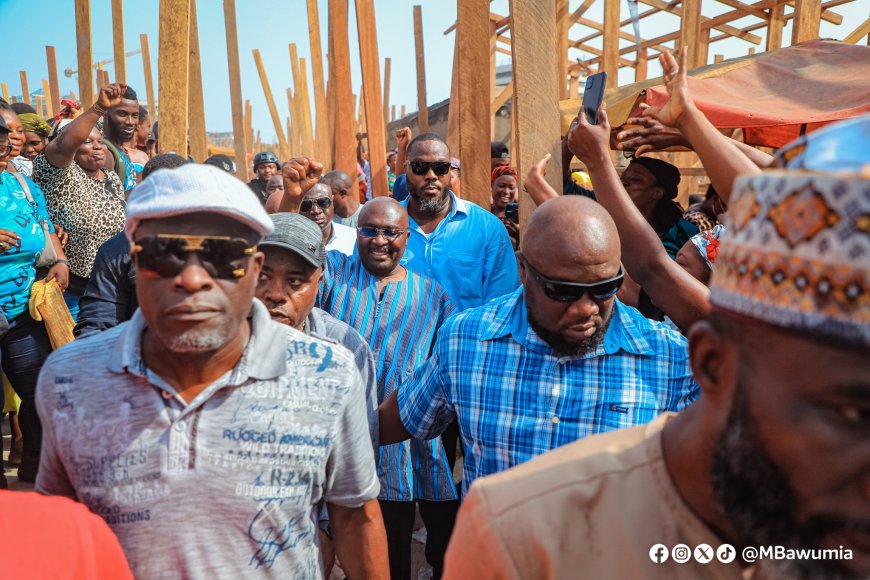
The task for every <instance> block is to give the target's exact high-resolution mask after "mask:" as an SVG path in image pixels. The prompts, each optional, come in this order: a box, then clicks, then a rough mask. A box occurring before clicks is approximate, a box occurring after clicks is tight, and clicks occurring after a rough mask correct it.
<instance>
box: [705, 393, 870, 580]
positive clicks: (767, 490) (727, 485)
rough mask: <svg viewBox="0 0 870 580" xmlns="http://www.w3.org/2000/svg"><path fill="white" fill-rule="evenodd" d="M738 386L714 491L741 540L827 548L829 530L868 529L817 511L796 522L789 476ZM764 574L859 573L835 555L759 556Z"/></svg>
mask: <svg viewBox="0 0 870 580" xmlns="http://www.w3.org/2000/svg"><path fill="white" fill-rule="evenodd" d="M743 384H744V382H743V381H742V377H741V381H740V383H739V384H738V385H737V390H736V392H735V395H734V402H733V407H732V409H731V413H730V415H729V416H728V421H727V423H726V426H725V430H724V432H723V433H722V435H721V437H720V438H719V444H718V447H717V449H716V452H715V454H714V456H713V466H712V469H711V478H712V483H713V491H714V493H715V496H716V499H717V500H718V502H719V504H720V506H721V507H722V508H723V510H724V512H725V515H726V516H727V517H728V519H729V520H730V521H731V523H732V525H733V526H734V530H735V532H736V533H737V537H738V538H739V540H740V541H741V542H742V543H743V544H744V545H747V546H784V547H785V548H786V549H796V550H797V549H823V544H822V540H823V538H824V537H825V536H826V535H828V534H829V533H831V532H836V531H843V530H849V529H861V530H864V531H867V530H868V529H870V524H868V523H867V522H860V521H850V520H846V519H845V518H840V517H837V516H825V515H815V516H811V517H809V518H806V520H804V521H800V522H799V521H797V519H796V517H795V515H794V514H795V512H796V511H797V505H798V501H797V499H796V498H795V495H794V492H793V491H792V489H791V486H790V485H789V483H788V480H787V479H786V476H785V475H784V474H783V473H782V471H780V469H779V468H778V467H777V466H776V465H775V464H774V463H773V462H772V461H771V460H770V457H769V456H768V455H767V454H766V453H765V451H764V447H763V446H762V444H761V441H760V438H759V435H758V432H757V430H756V427H755V424H754V423H753V419H752V417H751V414H750V411H749V400H748V395H747V390H746V388H745V387H744V386H743ZM758 567H759V569H760V570H761V571H763V572H765V574H764V577H768V576H769V577H771V578H793V579H796V580H811V579H816V578H826V579H831V580H834V579H848V578H858V577H859V576H858V575H857V574H856V573H854V572H851V571H850V570H848V569H846V568H844V567H843V566H842V565H841V564H840V562H839V561H837V560H821V559H820V560H772V559H764V560H758Z"/></svg>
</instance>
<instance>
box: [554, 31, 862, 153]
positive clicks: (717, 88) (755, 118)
mask: <svg viewBox="0 0 870 580" xmlns="http://www.w3.org/2000/svg"><path fill="white" fill-rule="evenodd" d="M689 75H690V76H689V90H690V92H691V95H692V98H693V99H694V101H695V104H696V105H698V107H699V108H700V109H701V110H702V111H703V112H704V114H705V115H706V116H707V118H708V119H710V121H711V122H712V123H713V125H715V126H716V127H717V128H719V129H723V130H725V129H743V132H744V133H743V134H744V140H745V142H746V143H749V144H751V145H764V146H768V147H781V146H783V145H785V144H786V143H788V142H789V141H792V140H793V139H795V138H796V137H798V136H799V135H800V134H801V132H802V131H805V132H810V131H813V130H814V129H817V128H819V127H822V126H824V125H826V124H828V123H830V122H833V121H838V120H841V119H849V118H852V117H856V116H858V115H861V114H863V113H867V112H870V47H867V46H857V45H853V44H846V43H842V42H837V41H833V40H813V41H809V42H804V43H801V44H798V45H795V46H790V47H788V48H782V49H780V50H776V51H773V52H766V53H762V54H757V55H753V56H747V57H743V58H740V59H734V60H729V61H726V62H722V63H719V64H713V65H707V66H703V67H700V68H697V69H693V70H691V71H690V72H689ZM667 98H668V97H667V91H666V90H665V88H664V86H663V84H662V79H661V77H659V78H656V79H650V80H647V81H644V82H641V83H635V84H633V85H628V86H625V87H620V88H618V89H613V90H610V91H607V92H606V93H605V100H606V101H607V114H608V118H609V119H610V123H611V125H612V126H614V127H617V126H619V125H622V124H623V123H625V120H626V119H627V118H628V117H630V116H639V115H640V107H639V104H640V103H641V102H644V100H646V102H647V103H649V104H650V105H652V106H660V105H662V104H663V103H664V102H665V101H667ZM579 106H580V99H571V100H566V101H562V102H561V103H560V109H561V111H562V116H563V119H562V125H563V129H567V127H568V125H569V124H570V121H571V119H573V117H574V115H576V114H577V110H578V108H579Z"/></svg>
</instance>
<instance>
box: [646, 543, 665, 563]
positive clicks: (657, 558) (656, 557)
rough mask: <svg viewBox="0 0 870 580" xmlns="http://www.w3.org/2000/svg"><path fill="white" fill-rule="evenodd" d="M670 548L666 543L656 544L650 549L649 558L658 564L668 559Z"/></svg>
mask: <svg viewBox="0 0 870 580" xmlns="http://www.w3.org/2000/svg"><path fill="white" fill-rule="evenodd" d="M668 555H669V550H668V547H667V546H665V545H664V544H656V545H655V546H653V547H652V548H650V549H649V559H650V560H652V561H653V562H655V563H656V564H661V563H662V562H664V561H665V560H667V559H668Z"/></svg>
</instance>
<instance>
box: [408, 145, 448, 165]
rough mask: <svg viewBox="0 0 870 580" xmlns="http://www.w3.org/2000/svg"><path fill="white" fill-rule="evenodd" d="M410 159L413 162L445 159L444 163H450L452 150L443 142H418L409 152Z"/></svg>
mask: <svg viewBox="0 0 870 580" xmlns="http://www.w3.org/2000/svg"><path fill="white" fill-rule="evenodd" d="M408 158H409V159H411V160H416V159H425V160H427V161H431V160H434V159H438V160H442V159H443V160H444V161H449V160H450V150H449V149H448V148H447V145H445V144H444V143H442V142H441V141H417V142H416V143H414V147H412V148H411V150H410V151H408Z"/></svg>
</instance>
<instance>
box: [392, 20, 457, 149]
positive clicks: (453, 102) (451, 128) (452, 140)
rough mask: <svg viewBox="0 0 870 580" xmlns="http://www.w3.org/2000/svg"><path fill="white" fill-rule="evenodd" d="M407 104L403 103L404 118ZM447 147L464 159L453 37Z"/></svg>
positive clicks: (455, 39) (455, 38)
mask: <svg viewBox="0 0 870 580" xmlns="http://www.w3.org/2000/svg"><path fill="white" fill-rule="evenodd" d="M404 117H405V105H402V118H404ZM447 147H449V148H450V152H451V153H453V156H454V157H456V158H459V159H462V156H461V150H460V148H459V44H458V43H457V37H456V36H454V37H453V73H452V75H451V80H450V106H449V108H448V109H447Z"/></svg>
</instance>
